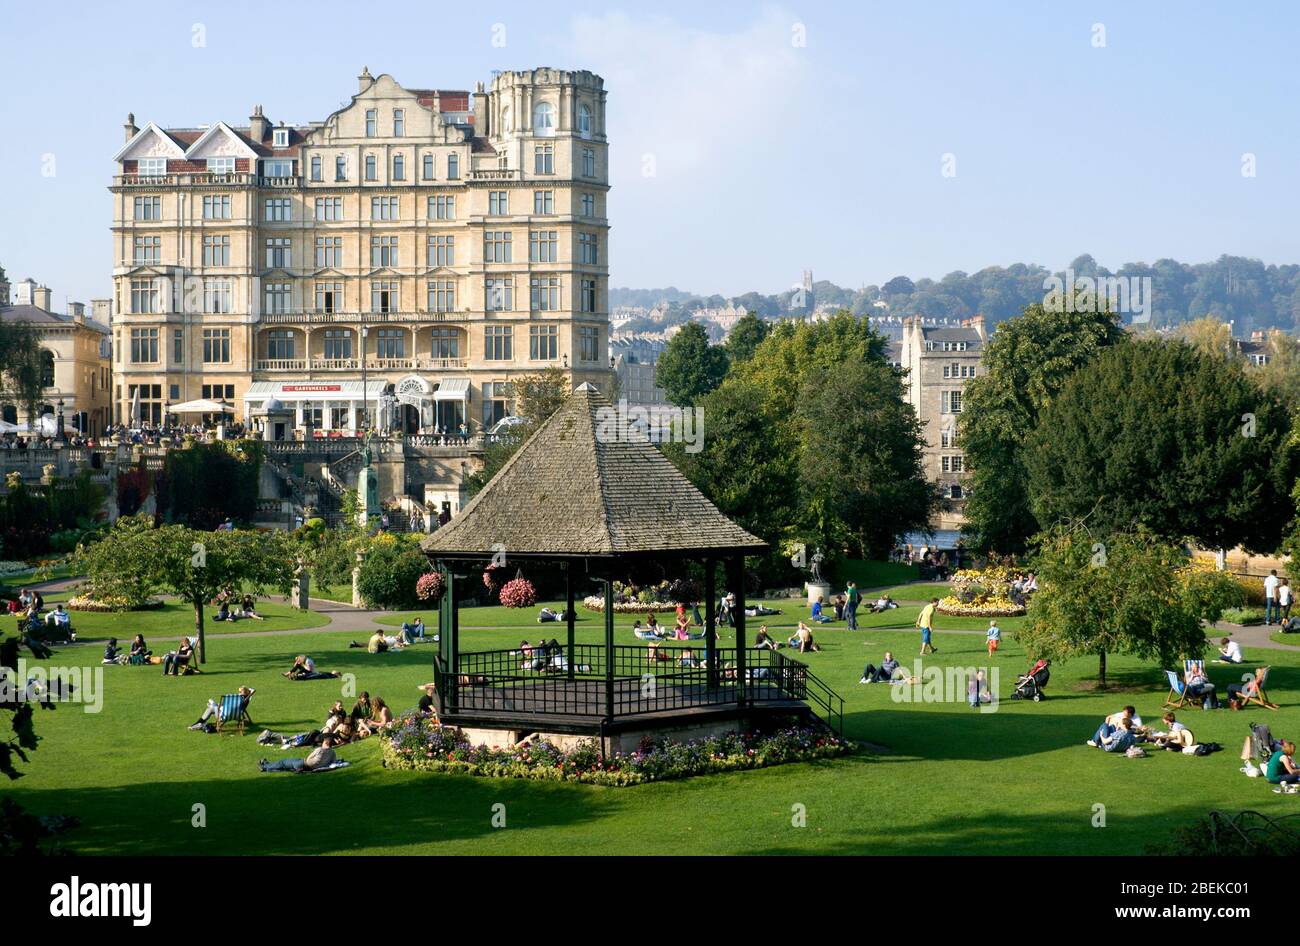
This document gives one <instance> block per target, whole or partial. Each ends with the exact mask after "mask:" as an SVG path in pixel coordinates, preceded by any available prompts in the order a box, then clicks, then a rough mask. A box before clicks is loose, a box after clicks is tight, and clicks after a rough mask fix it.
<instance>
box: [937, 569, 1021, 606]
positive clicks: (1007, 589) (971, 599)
mask: <svg viewBox="0 0 1300 946" xmlns="http://www.w3.org/2000/svg"><path fill="white" fill-rule="evenodd" d="M1014 578H1015V573H1014V572H1013V570H1012V569H1011V568H1010V567H1008V566H1006V565H989V566H987V567H985V568H962V569H958V570H957V571H955V572H953V575H952V594H950V595H947V596H946V597H944V598H943V599H942V600H940V602H939V607H938V609H937V610H938V612H939V613H940V614H948V615H951V616H953V617H970V618H1006V617H1019V616H1020V615H1022V614H1024V613H1025V606H1024V605H1023V604H1016V603H1015V602H1014V601H1012V600H1011V582H1012V579H1014Z"/></svg>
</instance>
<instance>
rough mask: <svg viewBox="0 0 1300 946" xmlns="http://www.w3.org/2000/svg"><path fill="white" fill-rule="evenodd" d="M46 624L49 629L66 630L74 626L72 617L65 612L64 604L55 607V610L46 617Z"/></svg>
mask: <svg viewBox="0 0 1300 946" xmlns="http://www.w3.org/2000/svg"><path fill="white" fill-rule="evenodd" d="M45 623H46V625H48V626H49V627H57V628H66V627H69V626H71V624H72V615H70V614H68V612H67V611H64V610H63V603H62V602H60V603H58V604H56V605H55V606H54V610H53V611H51V612H50V613H49V614H47V615H45Z"/></svg>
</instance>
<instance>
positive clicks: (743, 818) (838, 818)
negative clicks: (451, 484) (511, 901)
mask: <svg viewBox="0 0 1300 946" xmlns="http://www.w3.org/2000/svg"><path fill="white" fill-rule="evenodd" d="M803 613H805V612H804V610H803V609H802V608H793V607H791V608H789V609H788V610H787V613H785V614H782V615H780V616H778V617H776V618H771V619H768V623H769V626H771V627H773V628H781V629H783V630H784V629H786V628H789V627H790V626H792V624H793V622H794V620H795V618H796V616H798V615H802V614H803ZM915 614H916V608H915V606H909V607H903V608H900V609H898V610H895V611H891V612H888V613H887V614H884V615H864V616H863V619H862V625H863V627H862V629H861V630H859V631H858V632H856V633H851V632H848V631H846V630H845V629H844V626H843V624H842V623H839V624H834V625H830V626H827V627H822V628H819V629H818V633H817V637H818V640H819V641H820V642H821V644H822V646H823V650H822V652H820V653H814V654H806V655H803V657H802V658H801V659H803V660H806V662H807V663H808V664H809V665H810V666H811V667H812V669H813V671H814V672H815V673H816V674H817V675H818V676H819V677H820V678H821V679H823V680H825V681H826V682H827V683H828V684H829V685H831V686H832V687H834V688H835V689H836V690H838V691H839V692H840V693H841V694H842V695H843V696H844V698H845V701H846V706H845V713H846V720H845V730H846V734H847V735H848V736H850V737H852V738H856V739H861V740H868V741H870V742H872V743H876V744H881V745H884V746H886V747H888V748H889V750H890V751H889V752H888V753H887V754H882V755H872V754H870V753H865V754H863V755H860V756H857V757H853V758H849V759H844V760H836V761H831V762H822V763H810V764H797V765H789V766H781V767H777V768H773V769H767V770H763V771H757V772H747V773H736V774H731V775H719V776H707V777H702V778H695V779H690V780H686V781H680V782H670V783H663V784H651V785H645V786H639V787H635V788H626V789H609V788H597V787H590V786H578V785H565V784H553V783H538V782H525V781H497V780H486V779H470V778H459V777H455V776H432V775H424V774H419V773H395V772H389V771H386V770H384V769H382V768H381V767H380V766H379V765H378V752H377V750H378V745H377V744H376V743H374V742H368V743H360V744H358V745H354V746H348V747H345V748H344V749H342V751H341V753H340V754H341V756H342V758H344V759H347V760H349V761H351V762H352V763H353V765H352V766H351V767H350V768H347V769H344V770H341V771H338V772H331V773H327V774H319V775H311V776H307V775H289V774H281V775H272V774H265V775H264V774H261V773H259V772H258V771H257V768H256V765H255V763H256V760H257V759H258V758H261V757H262V756H271V757H278V756H280V755H282V753H280V751H279V750H274V749H265V748H263V747H261V746H258V745H256V743H255V741H254V739H255V736H254V735H251V734H250V735H248V736H244V737H238V736H217V735H202V734H199V733H193V732H189V731H187V730H186V729H185V726H186V725H187V724H188V723H190V722H192V721H193V720H194V718H195V717H196V716H197V715H198V713H199V711H200V710H201V709H202V708H203V705H204V703H205V702H206V700H207V699H208V698H210V697H216V696H220V695H221V694H223V693H229V692H232V691H233V690H234V689H235V688H236V687H237V686H239V685H240V684H248V685H251V686H254V687H256V688H257V690H258V692H257V695H256V697H255V698H254V700H253V704H252V707H251V709H252V716H253V719H254V720H256V722H257V726H258V729H259V730H260V729H261V728H262V727H269V728H272V729H276V730H280V731H285V732H292V731H298V730H301V729H305V728H308V727H310V726H314V725H319V724H320V722H321V721H322V720H323V718H324V713H325V710H326V709H327V707H328V706H329V704H330V703H331V702H332V701H333V700H334V699H337V698H339V697H340V695H341V689H342V687H343V686H344V685H345V684H346V683H347V682H348V681H347V680H321V681H312V682H299V683H293V682H290V681H288V680H285V679H284V678H283V677H281V676H280V675H279V672H280V671H281V670H283V669H285V668H286V667H287V666H288V663H289V661H290V660H291V658H292V656H293V655H294V654H295V653H302V652H307V653H310V654H312V655H313V656H314V657H315V658H316V659H317V661H318V663H319V665H320V666H321V667H322V669H334V670H341V671H344V672H345V673H350V674H355V675H356V680H355V685H356V688H357V689H366V690H368V691H370V693H371V694H372V695H381V696H383V697H384V698H385V699H386V700H388V701H389V702H390V703H391V704H392V705H393V706H394V707H395V708H397V709H399V710H400V709H405V708H407V707H409V706H411V705H412V704H413V703H414V702H415V700H416V698H417V697H418V693H417V691H416V689H415V686H416V685H417V684H419V683H423V682H426V681H427V680H429V679H430V678H431V676H432V671H431V664H432V660H433V650H434V648H433V646H432V645H427V646H417V647H411V648H407V649H406V650H404V651H399V652H395V653H391V654H384V655H374V656H372V655H369V654H366V653H364V652H363V651H360V650H350V649H348V647H347V639H346V636H345V635H339V634H326V633H311V632H308V633H305V634H294V635H288V636H279V637H232V638H224V639H213V640H212V641H211V642H210V644H209V662H208V664H207V668H206V670H207V672H206V673H205V674H203V675H201V676H196V677H182V678H179V679H173V678H163V677H162V675H161V674H160V673H159V671H158V668H156V667H151V668H134V667H108V668H104V692H103V708H102V711H101V712H99V713H91V714H88V713H84V712H82V711H81V709H80V708H79V707H77V706H75V705H64V706H61V707H59V709H58V711H57V712H39V713H38V714H37V718H36V725H37V728H38V731H39V733H40V734H41V736H42V737H43V740H42V743H41V745H40V748H39V749H38V750H37V751H36V752H35V753H34V754H33V756H32V762H31V764H30V765H28V766H25V769H26V771H27V773H28V774H27V776H26V777H25V778H23V779H21V780H19V781H18V782H17V783H14V784H13V785H8V786H6V787H5V790H6V791H8V792H12V793H13V795H14V796H15V797H16V798H17V800H18V801H19V802H21V803H22V804H23V805H25V806H26V807H27V808H28V809H30V810H32V811H34V812H37V813H41V814H55V813H65V814H73V815H76V816H78V817H79V818H80V819H81V820H82V826H81V827H80V828H79V829H77V830H76V831H74V832H73V833H72V834H71V835H69V836H68V837H67V839H66V841H67V843H68V845H69V846H70V847H72V848H73V849H75V850H78V851H83V852H86V853H96V854H114V853H116V854H121V853H133V854H164V853H186V854H240V853H254V854H257V853H298V854H323V853H353V852H355V853H412V854H414V853H418V854H452V853H462V854H504V853H538V854H540V853H589V852H593V851H599V852H601V853H607V854H644V853H680V854H686V853H691V854H723V853H831V854H837V853H877V854H910V855H917V854H921V855H925V854H946V853H986V854H987V853H991V854H1031V853H1054V854H1081V853H1096V854H1136V853H1141V852H1142V851H1143V849H1144V848H1145V846H1146V845H1147V844H1149V843H1152V842H1160V841H1164V840H1166V839H1167V838H1168V836H1169V833H1170V831H1172V830H1173V829H1175V828H1177V827H1180V826H1182V825H1185V824H1187V823H1188V822H1190V821H1191V820H1192V819H1195V818H1197V817H1200V816H1203V815H1204V814H1205V813H1206V812H1208V811H1209V810H1211V809H1221V810H1237V809H1241V808H1247V807H1248V808H1252V809H1255V810H1257V811H1261V812H1263V813H1265V814H1270V815H1279V814H1292V813H1295V812H1297V811H1300V808H1297V806H1298V805H1300V800H1297V799H1296V798H1293V797H1289V796H1278V795H1274V794H1273V793H1272V792H1271V791H1270V790H1269V787H1268V785H1267V784H1266V783H1264V782H1263V780H1260V779H1247V778H1245V777H1244V776H1242V775H1241V774H1240V773H1239V772H1238V768H1239V766H1240V765H1241V761H1240V759H1239V758H1238V753H1239V750H1240V747H1241V744H1242V740H1243V738H1244V737H1245V736H1246V734H1247V724H1248V723H1249V722H1251V721H1254V720H1261V719H1263V720H1266V721H1267V722H1268V723H1269V724H1270V725H1271V727H1272V730H1273V733H1274V734H1275V735H1277V736H1285V737H1295V736H1296V735H1298V734H1300V652H1289V651H1268V652H1264V651H1259V650H1255V649H1252V648H1249V647H1247V649H1246V659H1247V661H1248V662H1253V661H1256V660H1267V661H1268V662H1269V663H1270V664H1272V666H1273V668H1274V669H1273V673H1272V676H1271V677H1270V687H1269V690H1270V695H1271V696H1272V697H1273V699H1274V700H1275V701H1276V702H1278V703H1280V704H1281V706H1282V709H1281V710H1279V711H1278V712H1275V713H1269V712H1266V711H1263V710H1258V709H1255V710H1249V711H1244V712H1238V713H1234V712H1227V711H1221V712H1201V711H1200V710H1187V711H1184V712H1182V713H1180V714H1179V715H1180V718H1181V719H1182V720H1183V721H1184V722H1186V723H1187V724H1188V725H1189V726H1191V727H1192V729H1193V731H1194V732H1195V733H1196V734H1197V736H1198V737H1199V738H1200V739H1201V741H1215V742H1219V743H1221V744H1223V746H1224V747H1225V751H1224V752H1221V753H1217V754H1215V755H1212V756H1209V757H1206V758H1196V757H1191V756H1183V755H1177V754H1174V753H1154V754H1153V755H1152V756H1151V757H1150V758H1146V759H1133V760H1130V759H1125V758H1123V757H1118V756H1114V755H1110V754H1106V753H1103V752H1101V751H1099V750H1096V749H1090V748H1087V747H1085V746H1084V745H1083V741H1084V740H1085V739H1086V738H1087V737H1088V736H1089V735H1091V733H1092V731H1093V730H1094V729H1095V728H1096V725H1097V723H1098V721H1099V719H1100V718H1101V717H1102V716H1103V715H1104V714H1105V713H1108V712H1111V711H1114V710H1115V709H1117V708H1118V707H1120V706H1122V705H1123V704H1125V703H1130V702H1131V703H1134V704H1135V705H1136V706H1137V708H1138V710H1139V712H1140V713H1141V715H1142V716H1143V717H1144V718H1146V719H1147V720H1150V721H1154V720H1156V719H1158V718H1159V715H1160V711H1161V702H1162V700H1163V699H1164V696H1165V693H1166V690H1167V687H1166V685H1165V681H1164V677H1163V675H1162V674H1161V673H1160V669H1161V668H1159V667H1157V666H1155V665H1152V664H1148V663H1144V662H1142V661H1138V660H1135V659H1132V658H1127V657H1115V656H1112V657H1111V658H1110V660H1109V670H1110V677H1111V681H1112V683H1113V684H1114V685H1116V686H1117V687H1118V688H1119V689H1117V690H1113V691H1110V692H1105V693H1096V692H1094V691H1093V690H1092V689H1091V688H1090V687H1089V686H1088V685H1087V681H1088V680H1089V679H1090V678H1091V676H1092V675H1093V674H1095V672H1096V660H1095V659H1087V660H1078V661H1072V662H1069V663H1062V664H1058V665H1056V666H1054V667H1053V668H1052V680H1051V683H1050V684H1049V686H1048V688H1047V692H1048V699H1047V700H1045V701H1044V702H1042V703H1038V704H1035V703H1025V702H1020V701H1010V700H1007V699H1006V697H1007V695H1008V694H1009V693H1010V691H1011V688H1012V684H1013V683H1014V678H1015V674H1016V672H1017V671H1020V670H1023V669H1024V667H1025V665H1026V659H1025V656H1024V654H1023V652H1022V650H1021V649H1020V647H1019V645H1018V644H1017V643H1016V642H1015V640H1014V639H1013V637H1014V632H1015V630H1016V629H1017V628H1018V627H1019V626H1020V625H1021V624H1022V623H1023V619H1009V620H1006V621H1004V622H1002V626H1003V628H1004V631H1005V634H1004V640H1003V646H1002V651H1001V652H1000V653H999V655H998V656H997V657H996V658H994V659H993V660H991V661H990V660H987V659H986V657H985V649H984V640H983V636H982V635H981V634H978V633H976V634H969V633H965V634H964V633H955V631H957V630H959V629H962V628H966V629H970V630H978V629H980V628H982V627H984V626H985V625H986V623H987V622H986V621H984V620H982V619H964V620H960V621H959V620H953V619H941V620H940V622H939V624H938V627H939V630H938V631H937V633H936V635H935V643H936V644H937V645H938V647H939V653H938V655H937V656H935V657H931V658H926V659H925V665H926V666H937V667H957V666H961V667H965V666H974V665H984V664H989V665H991V666H993V667H996V668H997V670H998V671H999V679H998V680H997V684H998V685H997V690H998V693H999V694H1000V696H1002V697H1003V700H1002V702H1001V703H1000V704H999V706H998V710H997V711H996V712H992V713H984V712H978V711H976V710H973V709H971V708H969V707H968V706H967V705H966V704H965V703H964V702H962V701H960V700H958V701H952V702H933V703H906V702H898V701H896V700H895V699H894V697H895V696H897V695H901V693H903V692H904V691H902V690H900V689H898V688H893V687H888V686H884V685H879V684H877V685H872V686H862V685H859V684H858V683H857V679H858V677H859V675H860V673H861V670H862V665H863V664H864V663H865V662H866V661H867V660H870V661H872V662H873V663H878V662H879V660H880V656H881V653H882V652H883V651H884V650H885V649H886V648H889V649H892V650H894V651H895V653H896V654H897V655H898V656H899V657H900V658H901V659H903V660H904V661H905V662H906V663H908V664H909V665H910V664H911V662H912V661H913V660H914V659H915V654H916V650H917V648H918V646H919V641H918V639H917V635H916V632H915V631H914V629H913V628H912V621H913V620H914V619H915ZM423 616H424V617H425V620H426V621H428V622H429V623H430V626H431V627H432V626H433V624H434V621H433V618H434V613H433V612H428V611H426V612H423ZM580 616H581V617H583V619H584V620H582V621H581V622H580V623H579V624H578V631H577V633H578V639H579V640H580V641H596V640H599V638H600V636H601V633H602V624H601V621H600V619H599V615H595V614H590V613H588V612H580ZM535 617H536V612H535V611H533V610H532V609H529V610H527V611H519V612H511V613H506V612H505V609H488V608H484V609H467V611H466V612H465V613H464V614H463V615H462V619H463V625H464V627H465V630H464V631H463V642H462V643H463V647H464V648H465V649H466V650H471V649H486V648H497V647H509V646H512V645H514V644H516V643H517V642H518V640H519V638H520V637H522V636H528V637H529V638H530V639H535V638H536V637H537V636H540V633H545V634H546V636H548V637H551V636H556V637H560V636H562V626H559V625H545V626H544V627H545V631H544V632H532V633H528V634H527V635H525V634H524V633H523V628H524V626H525V625H527V626H528V627H529V629H530V630H531V629H533V628H537V627H538V625H537V624H536V623H535ZM507 619H517V622H516V623H506V622H507ZM525 619H526V620H525ZM631 620H632V616H620V618H619V622H618V626H619V628H620V631H619V642H620V643H624V644H634V643H635V639H634V638H632V636H631V635H630V633H628V632H627V630H626V628H627V626H628V625H629V624H630V622H631ZM479 624H495V625H498V626H501V627H502V629H501V630H495V631H492V630H473V629H472V627H473V626H476V625H479ZM755 624H756V622H755V620H754V619H750V623H749V629H750V633H752V630H753V627H754V626H755ZM787 633H788V631H787ZM118 636H119V637H121V636H124V635H123V634H121V633H119V634H118ZM697 646H698V645H697ZM98 656H99V654H98V648H95V647H93V646H85V647H68V648H62V649H60V650H59V652H58V653H57V654H56V655H55V658H54V660H53V661H52V663H53V664H55V665H59V666H72V665H82V666H92V667H93V666H97V665H98ZM1209 673H1210V676H1211V678H1212V679H1213V680H1214V681H1215V682H1216V683H1217V684H1218V685H1219V687H1220V689H1224V688H1226V685H1227V684H1228V683H1229V682H1234V681H1235V680H1236V679H1237V678H1238V676H1239V673H1240V669H1239V668H1233V667H1223V666H1220V665H1210V666H1209ZM350 699H351V696H350V695H349V696H348V697H347V700H349V701H350ZM498 802H499V803H502V804H504V805H505V806H506V812H507V816H508V821H507V825H508V826H507V828H505V829H497V828H493V827H492V824H491V817H492V806H493V805H495V804H496V803H498ZM196 804H202V805H204V806H205V808H204V811H205V815H206V822H207V827H205V828H194V827H191V819H192V818H193V817H194V810H193V806H194V805H196ZM795 804H800V805H803V806H805V807H806V811H807V819H808V820H807V824H808V826H807V828H793V827H792V826H791V817H790V812H791V806H793V805H795ZM1098 804H1101V805H1105V811H1106V827H1105V828H1097V827H1094V826H1093V824H1094V816H1095V808H1094V806H1095V805H1098ZM312 812H316V813H320V812H333V813H339V816H338V817H328V818H325V817H315V816H311V817H308V818H307V820H306V821H304V814H305V813H312ZM304 825H307V826H308V827H307V829H306V830H304Z"/></svg>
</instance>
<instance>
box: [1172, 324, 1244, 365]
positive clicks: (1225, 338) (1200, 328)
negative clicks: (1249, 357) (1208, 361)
mask: <svg viewBox="0 0 1300 946" xmlns="http://www.w3.org/2000/svg"><path fill="white" fill-rule="evenodd" d="M1174 337H1176V338H1178V339H1180V340H1182V341H1184V342H1186V343H1187V344H1188V345H1190V346H1191V347H1192V348H1195V349H1196V350H1197V351H1199V352H1200V353H1201V354H1203V355H1213V356H1214V357H1216V358H1231V357H1232V356H1233V355H1235V354H1236V353H1237V347H1236V344H1235V343H1234V342H1233V340H1232V326H1231V325H1229V324H1228V323H1227V322H1224V321H1222V320H1221V319H1219V318H1218V317H1217V316H1213V315H1207V316H1204V317H1202V318H1199V319H1192V320H1191V321H1188V322H1184V323H1183V324H1182V325H1180V326H1179V327H1178V331H1177V332H1175V333H1174Z"/></svg>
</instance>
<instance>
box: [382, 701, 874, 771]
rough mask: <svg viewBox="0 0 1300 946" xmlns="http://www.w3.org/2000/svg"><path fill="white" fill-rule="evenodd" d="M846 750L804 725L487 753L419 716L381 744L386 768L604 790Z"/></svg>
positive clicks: (403, 722) (835, 740) (409, 719)
mask: <svg viewBox="0 0 1300 946" xmlns="http://www.w3.org/2000/svg"><path fill="white" fill-rule="evenodd" d="M851 751H852V746H851V745H850V744H849V743H848V742H846V741H844V740H842V739H840V738H838V737H836V736H834V735H832V734H830V733H828V732H826V731H824V730H822V729H817V728H812V727H807V726H804V727H791V728H788V729H780V730H777V731H775V732H772V733H767V734H757V733H745V734H739V733H728V734H726V735H724V736H711V737H709V738H707V739H700V740H692V741H690V742H675V741H667V740H665V741H662V742H650V741H646V742H643V743H642V745H641V747H640V748H639V749H638V750H637V751H636V752H631V753H626V754H619V755H616V756H612V757H610V758H607V759H602V758H601V757H600V745H599V743H598V742H597V741H596V740H594V739H589V740H584V741H583V742H581V743H579V744H578V745H577V746H575V747H574V748H572V749H569V750H564V749H561V748H560V747H558V746H556V745H553V744H552V743H549V742H538V743H531V744H529V745H525V746H522V747H519V748H511V749H491V748H488V747H487V746H472V745H470V744H469V743H468V742H466V741H465V740H464V739H463V738H462V737H461V736H460V735H459V734H458V732H457V730H456V729H454V728H453V727H449V726H441V725H439V724H438V723H437V722H435V721H433V720H429V719H424V718H421V717H404V718H403V719H402V720H401V722H400V725H399V726H398V728H397V729H396V730H395V731H394V733H393V735H392V736H388V737H385V738H384V740H383V745H382V756H383V764H384V766H385V767H386V768H393V769H407V770H414V771H420V772H438V773H444V774H456V775H474V776H479V777H482V778H528V779H539V780H544V781H550V782H586V783H589V784H593V785H610V786H624V785H639V784H641V783H643V782H661V781H666V780H668V779H677V778H688V777H690V776H693V775H705V774H707V773H711V772H734V771H737V770H741V769H758V768H763V767H765V766H769V765H781V764H783V763H786V762H804V761H807V760H809V759H826V758H831V757H834V756H840V755H846V754H848V753H849V752H851Z"/></svg>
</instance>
